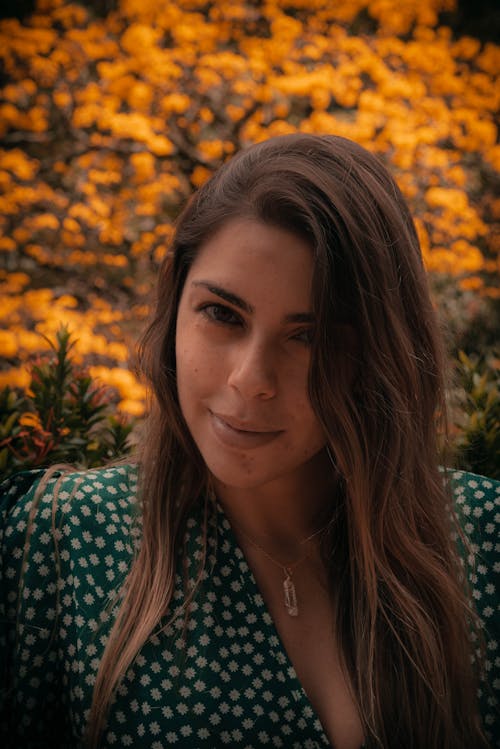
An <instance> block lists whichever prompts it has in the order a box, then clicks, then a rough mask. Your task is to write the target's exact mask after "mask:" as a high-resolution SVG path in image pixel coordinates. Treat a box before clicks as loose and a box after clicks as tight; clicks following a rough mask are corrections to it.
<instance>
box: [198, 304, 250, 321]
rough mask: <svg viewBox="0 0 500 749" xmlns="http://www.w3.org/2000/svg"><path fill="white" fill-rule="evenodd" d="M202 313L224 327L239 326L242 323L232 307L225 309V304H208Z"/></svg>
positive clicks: (202, 309)
mask: <svg viewBox="0 0 500 749" xmlns="http://www.w3.org/2000/svg"><path fill="white" fill-rule="evenodd" d="M201 312H202V313H203V314H204V315H205V316H206V317H208V319H209V320H212V321H213V322H217V323H221V324H222V325H239V324H240V323H241V320H240V317H239V316H238V315H237V314H236V313H235V312H233V310H232V309H231V308H230V307H225V306H224V305H223V304H206V305H205V306H204V307H202V308H201Z"/></svg>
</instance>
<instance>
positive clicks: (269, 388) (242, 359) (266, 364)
mask: <svg viewBox="0 0 500 749" xmlns="http://www.w3.org/2000/svg"><path fill="white" fill-rule="evenodd" d="M227 383H228V385H229V386H230V387H232V388H234V389H235V390H237V391H238V392H239V393H240V395H241V396H242V397H243V398H245V399H246V400H250V399H252V398H261V399H265V400H267V399H270V398H274V396H275V395H276V391H277V384H278V377H277V364H276V361H275V357H274V356H273V353H272V352H271V351H270V350H269V347H268V346H266V345H265V344H264V343H263V342H259V341H255V340H254V341H252V340H247V341H245V342H240V345H239V346H238V347H237V349H236V351H235V352H234V356H233V359H232V362H231V367H230V372H229V375H228V379H227Z"/></svg>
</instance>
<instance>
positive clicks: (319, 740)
mask: <svg viewBox="0 0 500 749" xmlns="http://www.w3.org/2000/svg"><path fill="white" fill-rule="evenodd" d="M141 362H142V367H143V370H144V372H145V374H146V375H147V377H148V379H149V381H150V383H151V387H152V392H153V395H154V398H153V402H152V406H151V414H150V418H149V424H148V431H147V433H146V434H147V436H145V438H144V440H143V446H142V449H141V453H140V455H139V458H138V467H137V469H136V468H135V467H131V466H119V467H114V468H107V469H103V470H101V471H93V472H87V473H76V474H74V473H73V474H70V475H69V476H68V475H62V476H60V477H58V478H57V477H51V478H49V479H47V477H45V479H43V480H42V482H41V484H38V483H37V482H33V477H31V478H30V477H28V478H26V477H20V478H19V479H18V480H17V482H16V481H14V482H12V486H11V487H10V488H9V491H8V494H7V499H6V513H7V521H6V531H5V540H4V547H5V552H4V553H5V555H6V556H5V558H6V560H7V562H6V563H5V565H6V572H5V576H4V577H5V587H6V593H5V594H4V595H5V598H4V600H5V608H6V615H5V619H4V620H5V621H6V633H5V638H6V640H7V641H8V643H9V646H10V651H9V655H8V662H7V665H6V672H7V673H8V677H9V679H10V682H9V687H8V691H7V695H8V702H7V704H8V711H7V717H6V719H5V724H6V725H8V728H7V729H6V732H7V734H8V736H9V737H14V738H13V739H12V738H11V739H10V740H11V741H12V743H13V745H15V746H30V747H31V746H37V747H38V746H51V747H53V746H64V747H67V746H77V745H78V742H79V740H80V739H81V738H82V736H83V735H84V734H85V737H86V741H87V743H88V744H89V745H90V746H93V747H97V746H102V747H108V746H110V747H111V746H140V747H142V746H147V747H154V749H160V748H161V747H166V746H171V745H172V746H182V747H190V748H192V747H198V746H199V747H216V746H223V745H229V746H246V747H259V746H264V745H269V746H282V747H319V746H329V745H330V746H334V747H336V749H359V747H361V746H362V745H364V746H365V747H395V748H396V747H398V749H400V748H401V747H415V748H416V747H418V748H421V749H423V748H424V747H425V748H426V749H428V748H429V747H436V748H438V747H439V749H444V748H449V749H452V748H453V749H455V748H457V747H463V748H464V749H465V747H467V748H468V749H470V748H471V747H482V746H488V745H489V744H490V743H491V742H492V741H494V740H495V739H494V731H495V724H494V720H495V718H494V702H495V697H494V694H493V692H492V689H491V685H492V684H493V683H494V679H493V678H492V677H491V661H492V660H493V659H494V656H495V655H496V653H495V652H494V648H495V647H496V643H495V641H494V635H493V632H492V628H491V622H490V620H491V617H490V616H489V612H488V611H487V610H486V609H487V608H488V606H489V607H490V608H491V606H494V603H493V593H494V586H492V585H491V583H489V582H487V578H486V571H487V570H486V567H487V563H488V556H489V555H490V552H491V547H492V544H491V543H490V542H491V541H492V540H493V535H492V534H493V530H492V527H491V522H492V517H493V502H494V496H495V492H498V488H499V487H498V486H497V485H496V484H495V482H491V481H488V480H486V479H481V478H480V477H473V476H470V475H464V474H455V476H454V477H448V476H443V475H442V473H441V472H440V470H439V469H438V465H437V447H436V423H435V414H436V412H440V413H441V414H444V410H445V409H444V390H443V355H442V351H441V344H440V340H439V333H438V328H437V324H436V320H435V315H434V312H433V308H432V305H431V302H430V300H429V295H428V290H427V282H426V276H425V272H424V269H423V266H422V261H421V256H420V251H419V246H418V240H417V236H416V233H415V229H414V226H413V223H412V220H411V218H410V215H409V213H408V209H407V207H406V205H405V202H404V200H403V198H402V196H401V194H400V192H399V190H398V188H397V187H396V185H395V183H394V181H393V180H392V178H391V177H390V176H389V175H388V174H387V172H386V171H385V169H384V168H383V167H382V165H381V164H380V163H379V161H378V160H377V159H376V158H375V157H374V156H372V155H370V154H369V153H368V152H366V151H365V150H364V149H362V148H361V147H359V146H357V145H356V144H354V143H352V142H350V141H348V140H346V139H343V138H339V137H330V136H324V137H319V136H309V135H294V136H285V137H280V138H274V139H271V140H269V141H267V142H264V143H261V144H258V145H255V146H252V147H251V148H248V149H246V150H244V151H243V152H241V153H240V154H238V155H237V156H236V157H235V158H234V159H233V160H232V161H231V162H230V163H228V164H226V165H225V166H224V167H222V169H221V170H220V171H219V172H218V173H217V174H216V175H215V176H214V177H213V178H212V179H211V180H210V181H209V182H208V183H206V184H205V185H204V186H203V187H202V188H201V189H200V190H199V191H198V192H197V193H196V194H195V195H194V196H193V197H192V199H191V200H190V202H189V203H188V205H187V206H186V208H185V210H184V211H183V213H182V214H181V216H180V218H179V220H178V223H177V228H176V234H175V237H174V240H173V247H172V252H171V253H170V255H169V256H168V258H167V259H166V261H165V263H164V265H163V267H162V268H161V271H160V276H159V281H158V295H157V303H156V312H155V315H154V319H153V321H152V323H151V325H150V327H149V328H148V330H147V332H146V334H145V336H144V339H143V342H142V347H141ZM137 477H138V480H139V488H138V489H137ZM32 482H33V485H32V486H31V488H28V486H29V484H31V483H32ZM452 493H454V499H455V502H454V505H455V506H456V510H457V513H455V512H454V510H453V509H452V506H451V503H450V496H451V494H452ZM20 495H23V497H22V498H19V496H20ZM496 496H497V497H498V494H497V495H496ZM137 497H138V498H139V500H137ZM33 500H35V501H33ZM468 513H469V514H471V518H468V517H467V515H468ZM466 521H467V522H466ZM462 526H464V527H465V534H464V531H463V530H462ZM482 527H483V530H481V528H482ZM26 533H27V534H28V539H29V541H28V543H27V544H25V536H26ZM481 533H483V534H484V537H481ZM472 551H476V552H477V559H476V560H475V562H474V563H475V564H476V565H477V568H475V569H471V570H470V572H469V575H468V578H467V580H465V579H464V578H463V574H462V566H461V561H460V557H464V559H465V561H466V563H467V564H468V565H469V564H471V563H472V562H473V559H472V557H471V553H472ZM479 570H481V575H479V574H478V571H479ZM480 577H481V579H479V578H480ZM20 581H21V583H20ZM19 590H20V592H19ZM478 596H479V597H480V600H481V605H480V606H479V607H478V608H479V611H478V613H480V614H481V616H482V618H481V619H480V618H478V616H477V615H476V613H474V610H473V608H472V607H471V605H470V601H471V598H473V597H474V598H475V599H477V598H478ZM490 604H491V606H490ZM482 641H484V643H485V646H486V653H485V652H484V651H485V648H484V647H482V646H481V643H482ZM488 648H489V649H488ZM471 661H472V663H471ZM485 671H486V672H487V676H486V677H485V675H484V672H485ZM478 681H479V686H480V689H479V693H480V696H481V701H480V703H478V700H477V693H478ZM54 716H57V718H55V717H54Z"/></svg>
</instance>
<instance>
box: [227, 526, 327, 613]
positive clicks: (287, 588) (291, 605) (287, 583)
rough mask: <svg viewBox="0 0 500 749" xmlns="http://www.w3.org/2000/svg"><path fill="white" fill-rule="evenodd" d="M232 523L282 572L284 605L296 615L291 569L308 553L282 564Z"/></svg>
mask: <svg viewBox="0 0 500 749" xmlns="http://www.w3.org/2000/svg"><path fill="white" fill-rule="evenodd" d="M231 522H232V523H233V525H236V527H237V528H238V529H239V531H240V533H241V535H242V536H243V537H244V538H246V540H247V541H248V542H249V543H250V544H252V546H254V547H255V548H256V549H259V550H260V551H261V552H262V553H263V554H264V556H266V557H267V558H268V559H269V560H270V561H271V562H273V564H275V565H276V566H277V567H279V568H280V569H281V570H282V571H283V574H284V579H283V593H284V605H285V609H286V611H287V613H288V614H289V615H290V616H298V615H299V604H298V600H297V591H296V589H295V583H294V582H293V577H292V572H293V570H294V569H295V568H296V567H298V566H299V564H302V562H304V561H305V560H306V559H307V557H308V556H309V553H306V554H303V556H301V557H299V559H296V560H295V562H291V563H290V564H282V563H281V562H278V560H277V559H275V558H274V557H273V556H271V554H269V552H267V551H266V550H265V549H264V548H263V547H262V546H261V545H260V544H258V543H257V542H256V541H254V540H253V538H250V536H248V535H247V534H246V533H245V531H244V530H243V528H242V527H241V526H240V524H239V523H236V522H235V521H234V520H233V521H231ZM328 525H329V523H327V524H326V525H325V526H323V527H322V528H320V529H319V530H317V531H315V532H314V533H312V534H311V535H310V536H307V538H304V539H303V540H302V541H300V542H299V544H300V546H302V545H303V544H305V543H307V542H308V541H311V539H313V538H315V536H318V535H319V534H320V533H321V532H322V531H324V530H325V528H327V526H328Z"/></svg>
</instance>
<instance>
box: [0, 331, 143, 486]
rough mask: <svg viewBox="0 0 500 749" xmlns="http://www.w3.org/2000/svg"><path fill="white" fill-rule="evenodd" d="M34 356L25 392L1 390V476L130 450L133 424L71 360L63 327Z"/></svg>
mask: <svg viewBox="0 0 500 749" xmlns="http://www.w3.org/2000/svg"><path fill="white" fill-rule="evenodd" d="M48 343H49V346H50V351H49V353H46V354H43V355H41V356H38V357H36V359H35V360H34V361H33V362H32V364H31V368H30V373H29V388H28V390H27V391H26V392H23V391H21V390H18V389H16V388H11V387H9V386H7V387H5V388H3V389H2V390H0V414H1V416H0V475H2V476H8V475H9V474H11V473H13V472H15V471H19V470H22V469H25V468H33V467H36V466H47V465H50V464H52V463H58V462H71V463H73V464H75V465H77V466H86V467H91V466H97V465H102V463H103V462H104V461H105V460H109V459H112V458H117V457H120V456H122V455H125V454H127V453H128V452H130V449H131V444H130V433H131V431H132V428H133V422H132V421H131V420H130V419H129V420H126V419H124V418H123V417H117V416H115V414H114V410H115V409H114V405H115V403H116V400H117V398H116V396H115V394H114V393H113V391H111V389H110V388H107V387H105V386H103V385H98V384H96V381H95V380H93V378H92V377H90V375H89V374H88V372H86V371H85V370H84V369H81V368H79V367H77V366H76V365H75V363H74V362H73V361H72V359H71V350H72V348H73V346H74V341H72V340H71V336H70V334H69V333H68V331H67V329H66V328H62V329H61V330H59V332H58V333H57V336H56V342H55V343H51V342H50V341H48Z"/></svg>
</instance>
